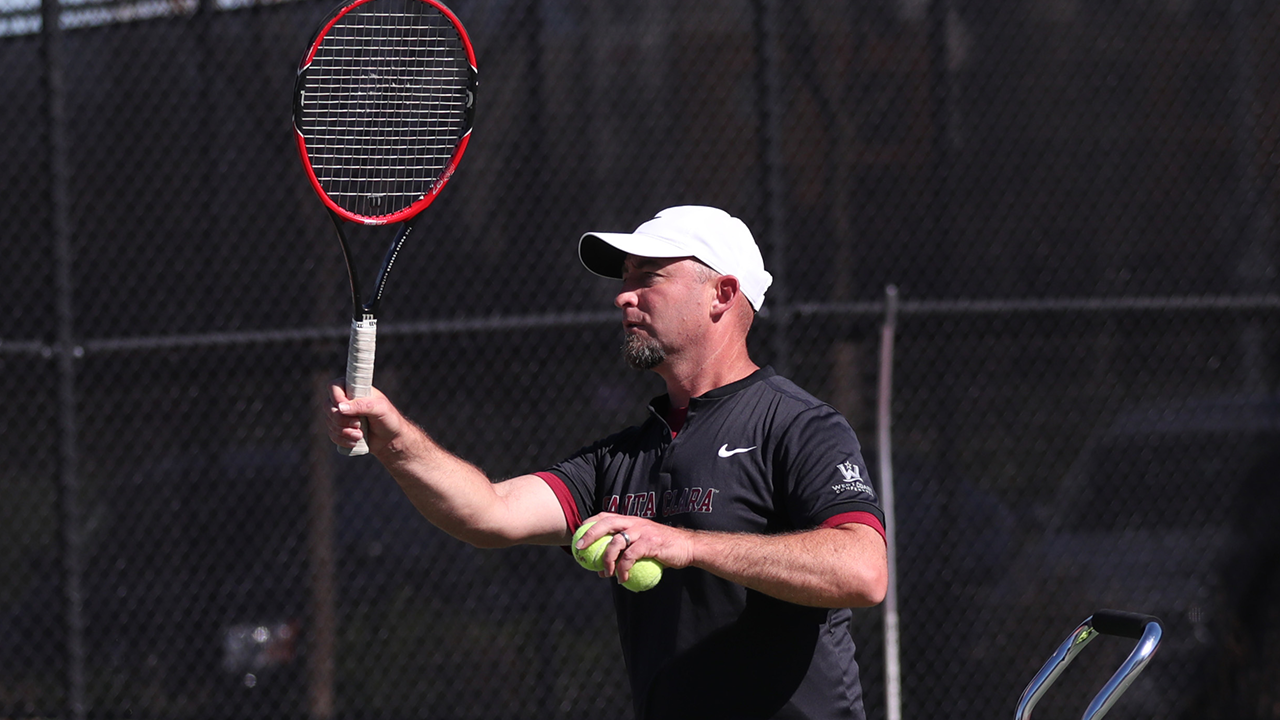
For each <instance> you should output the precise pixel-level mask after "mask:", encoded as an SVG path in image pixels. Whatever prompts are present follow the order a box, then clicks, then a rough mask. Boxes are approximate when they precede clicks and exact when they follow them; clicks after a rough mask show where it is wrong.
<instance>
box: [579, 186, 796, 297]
mask: <svg viewBox="0 0 1280 720" xmlns="http://www.w3.org/2000/svg"><path fill="white" fill-rule="evenodd" d="M627 255H637V256H640V257H651V258H673V257H695V258H697V259H699V260H701V261H702V262H703V263H705V264H706V265H707V266H708V267H710V268H711V269H712V270H715V271H716V272H718V273H720V274H721V275H732V276H734V277H736V278H738V285H739V287H741V288H742V294H743V295H746V296H747V300H749V301H750V302H751V307H753V308H755V309H756V310H759V309H760V306H761V305H763V304H764V293H765V291H766V290H768V289H769V284H770V283H772V282H773V276H772V275H770V274H769V273H768V272H766V271H765V269H764V258H762V257H761V256H760V248H759V247H757V246H756V240H755V238H754V237H752V235H751V230H749V229H748V228H747V226H746V223H744V222H742V221H741V220H739V219H738V218H736V217H733V216H732V215H730V214H729V213H727V212H725V211H723V210H719V209H716V208H713V207H703V206H699V205H682V206H680V207H673V208H667V209H666V210H663V211H662V212H660V213H658V214H657V215H656V216H654V218H653V219H652V220H650V221H648V222H646V223H644V224H643V225H641V226H640V227H638V228H636V231H635V232H632V233H607V232H589V233H587V234H585V235H583V236H582V239H581V240H579V241H578V257H579V258H580V259H581V260H582V264H583V265H585V266H586V268H587V269H588V270H590V271H591V272H593V273H595V274H596V275H599V276H600V277H607V278H615V279H620V278H621V277H622V263H623V261H624V260H626V257H627Z"/></svg>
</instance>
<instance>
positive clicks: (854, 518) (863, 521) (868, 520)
mask: <svg viewBox="0 0 1280 720" xmlns="http://www.w3.org/2000/svg"><path fill="white" fill-rule="evenodd" d="M561 484H562V485H563V483H561ZM849 523H856V524H858V525H867V526H870V527H871V529H873V530H875V531H876V532H878V533H880V538H881V539H882V540H885V542H888V539H887V538H885V534H884V525H881V524H880V519H879V518H877V517H876V516H875V515H872V514H871V513H869V512H847V513H840V514H839V515H833V516H832V517H829V518H827V521H826V522H824V523H822V527H824V528H833V527H836V526H838V525H846V524H849Z"/></svg>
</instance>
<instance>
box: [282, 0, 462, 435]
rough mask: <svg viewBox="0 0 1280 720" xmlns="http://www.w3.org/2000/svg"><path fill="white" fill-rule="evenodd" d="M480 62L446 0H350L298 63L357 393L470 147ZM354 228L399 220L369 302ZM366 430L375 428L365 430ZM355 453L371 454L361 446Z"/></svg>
mask: <svg viewBox="0 0 1280 720" xmlns="http://www.w3.org/2000/svg"><path fill="white" fill-rule="evenodd" d="M475 92H476V58H475V53H474V51H473V50H472V48H471V41H470V40H469V39H468V38H467V33H466V31H465V30H463V28H462V24H461V23H460V22H458V18H457V17H456V16H455V15H454V14H453V13H452V12H451V11H450V10H449V9H448V8H446V7H445V6H444V5H442V4H440V3H439V2H436V0H348V2H345V3H343V5H342V6H340V7H339V8H338V9H337V10H335V11H334V12H333V13H332V14H330V15H329V17H328V18H326V19H325V21H324V22H323V23H321V25H320V29H319V30H317V31H316V35H315V38H314V39H313V40H312V41H311V44H310V45H309V46H308V48H307V52H306V54H305V55H303V57H302V62H301V63H300V64H299V66H298V79H297V81H296V83H295V85H294V102H293V127H294V130H295V132H296V135H297V141H298V152H299V154H300V155H301V156H302V165H303V167H304V168H305V169H306V171H307V177H308V178H310V180H311V185H312V187H314V188H315V190H316V193H317V194H319V195H320V199H321V200H323V201H324V204H325V206H326V207H327V208H328V209H329V216H330V217H331V218H332V219H333V227H334V229H335V230H336V231H337V235H338V241H339V242H340V243H341V244H342V253H343V257H344V258H345V260H346V263H347V274H348V276H349V277H350V279H351V298H352V319H351V340H350V344H349V345H348V347H347V378H346V384H347V395H348V396H349V397H366V396H368V395H369V393H370V389H371V388H372V386H373V360H374V354H375V346H376V339H377V329H378V306H379V303H380V301H381V300H382V293H383V290H384V289H385V287H386V282H387V275H388V274H389V273H390V271H391V266H392V265H393V264H394V263H395V260H396V256H397V255H398V254H399V252H400V248H401V246H403V245H404V242H405V240H406V239H408V237H409V234H410V233H411V232H412V231H413V225H414V222H415V219H416V218H417V216H418V214H419V213H421V212H422V211H423V210H425V209H426V207H427V206H428V205H430V204H431V202H432V201H433V200H435V198H436V196H437V195H439V194H440V191H441V190H442V189H443V188H444V186H445V183H447V182H448V181H449V178H450V177H451V176H452V175H453V171H454V169H455V168H457V166H458V161H459V160H461V159H462V153H463V151H465V150H466V148H467V140H468V139H469V138H470V135H471V124H472V119H473V116H474V111H475ZM347 222H354V223H360V224H362V225H385V224H388V223H394V222H399V223H401V226H400V230H399V232H398V233H397V234H396V236H395V239H394V240H393V241H392V242H391V246H390V247H389V248H388V249H387V251H386V255H385V256H384V258H383V261H382V266H381V269H380V270H379V271H378V275H377V278H376V280H375V281H374V287H373V293H372V295H371V297H370V299H369V300H368V301H365V300H364V294H363V292H362V288H361V282H360V280H361V279H360V277H359V274H358V272H357V270H356V264H355V263H354V262H352V249H351V243H350V242H349V241H348V239H347V234H346V232H345V231H344V230H343V225H344V224H345V223H347ZM365 430H366V433H367V430H368V428H367V427H366V428H365ZM342 451H343V452H344V453H346V454H348V455H363V454H365V453H367V452H368V451H369V447H368V444H367V443H366V442H365V441H363V440H362V441H361V442H360V444H359V445H358V446H357V447H355V448H353V449H351V450H347V449H345V448H343V449H342Z"/></svg>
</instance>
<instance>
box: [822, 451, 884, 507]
mask: <svg viewBox="0 0 1280 720" xmlns="http://www.w3.org/2000/svg"><path fill="white" fill-rule="evenodd" d="M836 469H837V470H839V471H840V475H841V477H842V478H843V480H842V481H841V482H837V483H836V484H835V485H832V486H831V489H832V490H835V491H836V494H837V495H839V494H840V493H844V492H849V491H851V490H852V491H853V492H859V493H863V494H864V495H869V496H870V497H871V499H872V500H875V499H876V491H875V490H873V489H872V488H871V484H870V483H868V482H867V481H866V480H864V479H863V478H862V468H860V467H858V466H857V465H854V464H853V461H852V460H850V461H849V462H842V463H840V464H839V465H837V466H836Z"/></svg>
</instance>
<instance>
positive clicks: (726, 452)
mask: <svg viewBox="0 0 1280 720" xmlns="http://www.w3.org/2000/svg"><path fill="white" fill-rule="evenodd" d="M755 449H756V446H755V445H752V446H751V447H749V448H734V449H733V450H730V449H729V443H725V444H723V445H721V446H720V457H733V456H734V455H737V454H738V453H744V452H747V451H748V450H755Z"/></svg>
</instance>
